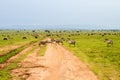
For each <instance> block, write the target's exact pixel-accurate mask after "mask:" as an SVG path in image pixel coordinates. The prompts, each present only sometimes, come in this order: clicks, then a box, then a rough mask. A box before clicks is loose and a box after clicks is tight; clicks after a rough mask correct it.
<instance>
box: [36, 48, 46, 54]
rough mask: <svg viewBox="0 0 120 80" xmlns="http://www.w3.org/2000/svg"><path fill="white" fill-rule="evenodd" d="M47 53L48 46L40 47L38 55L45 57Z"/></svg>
mask: <svg viewBox="0 0 120 80" xmlns="http://www.w3.org/2000/svg"><path fill="white" fill-rule="evenodd" d="M45 51H46V46H42V47H40V51H39V53H38V56H44V54H45Z"/></svg>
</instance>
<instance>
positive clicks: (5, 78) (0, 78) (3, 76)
mask: <svg viewBox="0 0 120 80" xmlns="http://www.w3.org/2000/svg"><path fill="white" fill-rule="evenodd" d="M36 48H37V46H34V47H33V48H32V49H31V50H30V51H28V52H26V53H25V54H23V55H21V56H20V57H19V58H17V59H16V60H14V61H13V62H12V63H11V64H10V65H8V66H7V67H5V68H4V69H2V70H1V71H0V80H9V79H11V78H12V76H11V75H10V70H12V69H15V68H18V67H19V66H18V62H19V61H21V60H23V59H25V58H26V57H27V55H29V54H31V53H32V52H33V51H34V50H35V49H36Z"/></svg>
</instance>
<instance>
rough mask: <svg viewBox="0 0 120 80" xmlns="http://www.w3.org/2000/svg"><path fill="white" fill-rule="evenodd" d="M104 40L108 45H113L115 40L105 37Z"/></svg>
mask: <svg viewBox="0 0 120 80" xmlns="http://www.w3.org/2000/svg"><path fill="white" fill-rule="evenodd" d="M104 42H106V43H107V46H109V45H113V41H112V40H109V39H105V40H104Z"/></svg>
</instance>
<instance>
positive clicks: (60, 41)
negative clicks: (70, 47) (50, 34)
mask: <svg viewBox="0 0 120 80" xmlns="http://www.w3.org/2000/svg"><path fill="white" fill-rule="evenodd" d="M55 42H56V43H57V44H60V43H61V44H62V45H63V41H62V40H61V39H57V40H56V41H55Z"/></svg>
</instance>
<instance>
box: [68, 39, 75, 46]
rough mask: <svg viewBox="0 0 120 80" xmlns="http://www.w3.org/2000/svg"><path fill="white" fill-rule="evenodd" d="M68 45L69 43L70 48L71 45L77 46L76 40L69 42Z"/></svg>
mask: <svg viewBox="0 0 120 80" xmlns="http://www.w3.org/2000/svg"><path fill="white" fill-rule="evenodd" d="M68 43H69V46H70V45H71V44H72V45H74V46H75V43H76V41H75V40H69V41H68Z"/></svg>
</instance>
